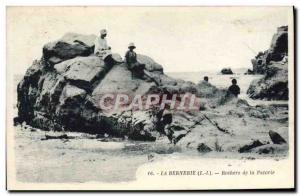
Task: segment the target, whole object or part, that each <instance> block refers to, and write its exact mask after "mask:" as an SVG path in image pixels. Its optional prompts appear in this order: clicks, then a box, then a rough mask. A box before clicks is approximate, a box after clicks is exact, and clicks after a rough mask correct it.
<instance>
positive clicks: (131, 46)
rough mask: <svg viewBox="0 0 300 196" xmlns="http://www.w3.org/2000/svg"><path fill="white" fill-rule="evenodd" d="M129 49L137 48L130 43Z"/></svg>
mask: <svg viewBox="0 0 300 196" xmlns="http://www.w3.org/2000/svg"><path fill="white" fill-rule="evenodd" d="M128 48H136V47H135V45H134V43H133V42H131V43H129V45H128Z"/></svg>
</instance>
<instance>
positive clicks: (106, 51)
mask: <svg viewBox="0 0 300 196" xmlns="http://www.w3.org/2000/svg"><path fill="white" fill-rule="evenodd" d="M106 35H107V31H106V29H102V30H101V31H100V37H97V39H96V41H95V50H94V54H95V55H97V56H99V57H100V58H102V59H103V60H104V59H105V58H106V57H107V56H109V55H111V47H110V46H108V45H107V42H106V39H105V37H106Z"/></svg>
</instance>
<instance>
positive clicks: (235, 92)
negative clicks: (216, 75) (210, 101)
mask: <svg viewBox="0 0 300 196" xmlns="http://www.w3.org/2000/svg"><path fill="white" fill-rule="evenodd" d="M231 82H232V85H231V86H230V87H229V88H228V92H229V93H230V94H233V95H234V96H236V97H237V96H238V95H239V94H240V87H239V86H238V85H237V81H236V79H232V81H231Z"/></svg>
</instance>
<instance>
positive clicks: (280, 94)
mask: <svg viewBox="0 0 300 196" xmlns="http://www.w3.org/2000/svg"><path fill="white" fill-rule="evenodd" d="M287 37H288V28H287V26H283V27H279V28H278V30H277V33H276V34H275V35H274V36H273V39H272V42H271V46H270V48H269V49H268V50H266V51H265V52H260V53H259V54H258V55H257V56H256V57H255V59H252V64H253V72H254V73H255V74H264V76H263V77H262V78H261V79H259V80H255V81H253V82H252V83H251V85H250V87H249V89H248V90H247V94H249V96H250V97H251V98H253V99H267V100H288V99H289V97H288V94H289V89H288V40H287Z"/></svg>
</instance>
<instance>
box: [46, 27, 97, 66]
mask: <svg viewBox="0 0 300 196" xmlns="http://www.w3.org/2000/svg"><path fill="white" fill-rule="evenodd" d="M95 39H96V36H95V35H80V34H76V33H67V34H65V35H64V36H63V37H62V38H61V39H59V40H57V41H54V42H50V43H48V44H46V45H45V46H44V47H43V58H44V59H45V60H46V61H47V62H48V63H49V64H50V65H54V64H57V63H59V62H62V61H64V60H68V59H71V58H74V57H77V56H89V55H90V54H92V53H93V52H94V47H95V45H94V42H95Z"/></svg>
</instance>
